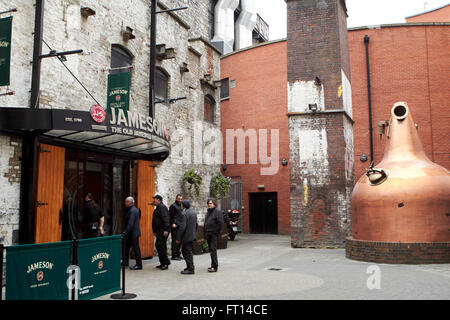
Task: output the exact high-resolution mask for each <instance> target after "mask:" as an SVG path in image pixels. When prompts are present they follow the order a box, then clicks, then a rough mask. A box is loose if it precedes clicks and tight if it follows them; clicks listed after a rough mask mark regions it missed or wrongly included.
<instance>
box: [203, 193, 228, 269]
mask: <svg viewBox="0 0 450 320" xmlns="http://www.w3.org/2000/svg"><path fill="white" fill-rule="evenodd" d="M206 203H207V204H208V210H207V212H206V217H205V226H204V227H203V232H204V234H205V239H206V241H207V242H208V247H209V252H210V254H211V268H208V272H217V268H218V267H219V262H218V260H217V241H218V240H219V236H220V231H221V230H222V226H223V224H224V221H223V214H222V211H221V210H219V208H217V204H216V201H215V200H213V199H208V201H207V202H206Z"/></svg>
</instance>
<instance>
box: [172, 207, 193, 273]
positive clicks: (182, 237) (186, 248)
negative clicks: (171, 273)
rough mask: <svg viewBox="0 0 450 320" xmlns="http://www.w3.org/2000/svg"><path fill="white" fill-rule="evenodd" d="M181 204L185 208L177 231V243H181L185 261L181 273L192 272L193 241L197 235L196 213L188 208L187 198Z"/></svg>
mask: <svg viewBox="0 0 450 320" xmlns="http://www.w3.org/2000/svg"><path fill="white" fill-rule="evenodd" d="M181 205H182V206H183V208H184V209H185V210H184V211H183V214H182V216H181V219H180V222H179V230H178V233H177V240H176V241H177V243H178V244H180V243H181V244H182V247H181V252H182V253H183V257H184V260H185V261H186V269H184V270H183V271H181V274H194V273H195V272H194V269H195V267H194V255H193V253H192V252H193V249H194V248H193V242H194V241H195V238H196V235H197V227H198V224H197V213H196V212H195V211H194V210H192V209H190V207H191V204H190V203H189V201H188V200H183V201H182V203H181Z"/></svg>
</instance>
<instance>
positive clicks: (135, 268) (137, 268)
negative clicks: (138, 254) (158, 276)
mask: <svg viewBox="0 0 450 320" xmlns="http://www.w3.org/2000/svg"><path fill="white" fill-rule="evenodd" d="M130 270H142V266H138V265H135V266H133V267H130Z"/></svg>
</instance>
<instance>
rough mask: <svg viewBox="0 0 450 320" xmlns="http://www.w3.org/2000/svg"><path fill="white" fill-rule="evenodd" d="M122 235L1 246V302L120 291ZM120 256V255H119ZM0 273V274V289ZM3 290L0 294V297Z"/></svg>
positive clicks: (91, 296)
mask: <svg viewBox="0 0 450 320" xmlns="http://www.w3.org/2000/svg"><path fill="white" fill-rule="evenodd" d="M124 248H125V246H124V237H123V236H121V235H115V236H108V237H100V238H91V239H82V240H72V241H62V242H52V243H41V244H26V245H17V246H7V247H4V246H3V245H0V251H1V260H0V265H1V270H0V271H1V273H0V275H2V274H3V251H6V293H5V299H6V300H89V299H94V298H97V297H100V296H103V295H106V294H109V293H113V292H116V291H119V290H121V289H122V293H121V294H118V295H117V296H119V297H120V298H122V299H130V298H133V297H136V295H133V294H125V266H124V265H123V263H122V288H121V283H120V278H121V274H120V271H121V259H122V257H123V255H124V254H125V252H124ZM122 260H123V259H122ZM2 281H3V277H1V276H0V290H2V288H3V287H2V285H3V284H2V283H1V282H2ZM1 297H2V292H0V299H1Z"/></svg>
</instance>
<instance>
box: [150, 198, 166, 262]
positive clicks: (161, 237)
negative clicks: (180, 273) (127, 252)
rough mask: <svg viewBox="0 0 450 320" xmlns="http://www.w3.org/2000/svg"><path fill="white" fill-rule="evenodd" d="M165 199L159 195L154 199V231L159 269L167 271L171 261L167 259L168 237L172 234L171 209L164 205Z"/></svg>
mask: <svg viewBox="0 0 450 320" xmlns="http://www.w3.org/2000/svg"><path fill="white" fill-rule="evenodd" d="M162 200H163V198H162V197H161V196H160V195H159V194H158V195H155V196H154V197H153V205H154V206H156V208H155V211H154V212H153V219H152V229H153V235H154V236H155V237H156V243H155V247H156V251H157V252H158V257H159V262H160V263H161V264H160V265H159V266H157V268H160V269H161V270H167V269H168V268H169V264H170V260H169V258H168V257H167V237H168V236H169V232H170V217H169V209H167V207H166V206H165V204H164V203H162Z"/></svg>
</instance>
